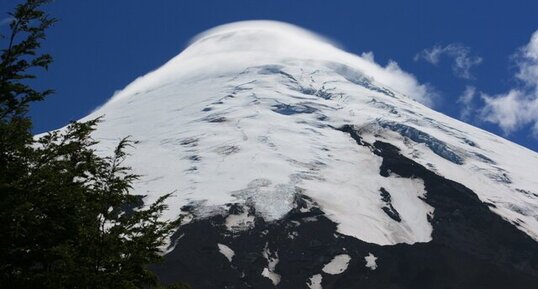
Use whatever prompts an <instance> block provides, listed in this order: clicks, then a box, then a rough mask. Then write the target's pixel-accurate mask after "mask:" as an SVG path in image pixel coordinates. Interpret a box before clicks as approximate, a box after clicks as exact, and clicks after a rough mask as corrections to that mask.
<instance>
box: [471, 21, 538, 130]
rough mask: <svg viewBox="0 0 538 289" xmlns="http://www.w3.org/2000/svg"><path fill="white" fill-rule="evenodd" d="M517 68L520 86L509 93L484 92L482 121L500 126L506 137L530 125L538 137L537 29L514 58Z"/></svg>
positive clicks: (482, 95)
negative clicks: (494, 93) (492, 93)
mask: <svg viewBox="0 0 538 289" xmlns="http://www.w3.org/2000/svg"><path fill="white" fill-rule="evenodd" d="M513 60H514V62H515V64H516V67H517V73H516V74H515V78H516V79H517V80H518V83H517V85H516V86H515V87H513V88H512V89H510V90H509V91H508V92H506V93H502V94H497V95H489V94H485V93H482V94H481V98H482V99H483V100H484V102H485V106H484V107H483V108H482V109H481V112H480V116H481V118H482V119H483V120H485V121H487V122H491V123H495V124H497V125H499V127H500V128H501V129H502V130H503V132H504V133H505V134H510V133H512V132H514V131H516V130H518V129H520V128H521V127H523V126H526V125H531V126H532V132H533V134H534V135H535V136H536V137H538V30H536V31H535V32H534V33H533V34H532V36H531V39H530V41H529V43H528V44H526V45H525V46H523V47H521V48H520V49H518V51H517V52H516V53H515V54H514V55H513Z"/></svg>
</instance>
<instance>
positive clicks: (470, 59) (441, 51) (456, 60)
mask: <svg viewBox="0 0 538 289" xmlns="http://www.w3.org/2000/svg"><path fill="white" fill-rule="evenodd" d="M443 55H446V56H447V57H449V58H452V60H453V63H452V71H453V72H454V74H455V75H456V76H458V77H461V78H465V79H473V78H474V77H473V75H472V74H471V68H472V67H473V66H476V65H479V64H480V63H482V58H481V57H479V56H476V55H474V56H473V55H471V49H470V48H469V47H467V46H465V45H462V44H458V43H452V44H449V45H447V46H444V47H443V46H440V45H436V46H434V47H432V48H430V49H424V50H423V51H421V52H419V53H417V54H416V55H415V58H414V59H415V61H419V60H421V59H423V60H425V61H427V62H429V63H431V64H433V65H437V64H438V63H439V62H440V61H441V57H442V56H443Z"/></svg>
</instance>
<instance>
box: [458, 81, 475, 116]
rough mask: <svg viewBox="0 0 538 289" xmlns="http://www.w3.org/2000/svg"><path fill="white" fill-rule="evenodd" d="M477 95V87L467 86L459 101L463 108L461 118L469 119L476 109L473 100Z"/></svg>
mask: <svg viewBox="0 0 538 289" xmlns="http://www.w3.org/2000/svg"><path fill="white" fill-rule="evenodd" d="M475 95H476V88H475V87H474V86H467V87H465V90H464V91H463V93H462V94H461V95H460V97H459V98H458V103H460V104H461V105H462V106H463V108H462V109H461V112H460V118H461V119H463V120H469V119H470V117H471V113H472V112H473V110H474V106H473V100H474V98H475Z"/></svg>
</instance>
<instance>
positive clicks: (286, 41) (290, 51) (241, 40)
mask: <svg viewBox="0 0 538 289" xmlns="http://www.w3.org/2000/svg"><path fill="white" fill-rule="evenodd" d="M245 52H246V53H262V54H265V55H267V56H284V57H286V56H287V57H299V58H304V57H313V58H318V57H319V58H326V57H327V56H330V55H333V56H334V54H338V53H339V52H341V51H340V50H339V49H337V48H336V47H335V45H334V44H332V43H331V42H330V41H329V40H327V39H325V38H323V37H322V36H319V35H316V34H314V33H313V32H310V31H308V30H305V29H302V28H300V27H298V26H295V25H292V24H287V23H283V22H277V21H268V20H255V21H242V22H235V23H230V24H225V25H221V26H218V27H215V28H212V29H210V30H207V31H206V32H203V33H201V34H199V35H197V36H196V37H195V38H194V39H193V41H192V42H191V45H190V46H189V47H188V48H187V49H186V50H185V52H184V54H186V55H188V56H189V57H192V56H208V55H213V54H216V53H241V54H243V53H245ZM327 53H329V55H327Z"/></svg>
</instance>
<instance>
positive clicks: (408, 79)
mask: <svg viewBox="0 0 538 289" xmlns="http://www.w3.org/2000/svg"><path fill="white" fill-rule="evenodd" d="M360 57H361V58H362V59H363V60H366V61H367V62H369V63H370V64H371V65H370V66H369V67H368V66H363V69H365V71H366V72H367V74H368V75H369V76H372V77H373V78H374V79H378V80H379V81H381V82H382V83H383V84H385V85H387V86H389V87H391V88H393V89H395V90H397V91H399V92H401V93H403V94H405V95H407V96H409V97H411V98H412V99H414V100H416V101H418V102H420V103H422V104H424V105H426V106H430V107H433V106H434V105H435V100H436V98H437V97H438V93H437V92H436V91H435V88H434V87H433V86H431V85H429V84H421V83H419V81H418V80H417V79H416V77H415V76H414V75H413V74H411V73H409V72H406V71H404V70H402V69H401V68H400V66H399V65H398V63H397V62H396V61H394V60H389V62H388V63H387V65H386V66H384V67H383V66H382V65H380V64H378V63H376V62H375V58H374V53H373V52H372V51H369V52H365V53H362V54H361V55H360Z"/></svg>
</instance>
